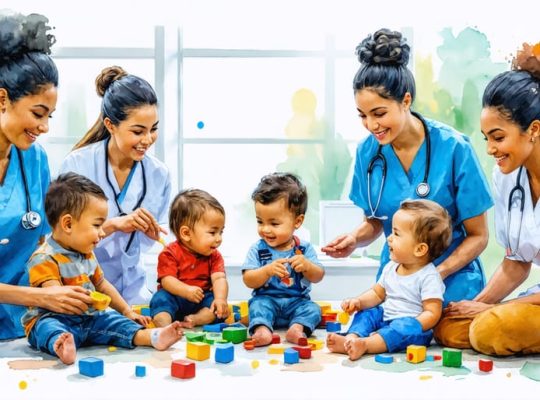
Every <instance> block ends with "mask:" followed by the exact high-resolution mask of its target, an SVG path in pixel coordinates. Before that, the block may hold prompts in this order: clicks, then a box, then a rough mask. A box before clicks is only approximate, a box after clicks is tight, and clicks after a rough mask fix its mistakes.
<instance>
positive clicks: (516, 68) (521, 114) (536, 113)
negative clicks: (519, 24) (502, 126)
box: [482, 43, 540, 131]
mask: <svg viewBox="0 0 540 400" xmlns="http://www.w3.org/2000/svg"><path fill="white" fill-rule="evenodd" d="M482 107H484V108H486V107H493V108H496V109H497V110H498V111H499V113H500V114H501V115H502V116H503V117H505V118H506V119H508V120H510V121H513V122H515V123H516V124H518V125H519V126H520V127H521V129H522V130H523V131H526V130H527V129H528V128H529V126H530V125H531V123H532V122H533V121H535V120H540V43H537V44H536V45H534V46H530V45H528V44H526V43H525V44H523V49H522V50H520V51H518V52H517V55H516V57H515V58H514V60H513V62H512V70H511V71H506V72H503V73H502V74H499V75H497V76H496V77H495V78H493V79H492V80H491V82H489V83H488V85H487V86H486V89H485V91H484V96H483V97H482Z"/></svg>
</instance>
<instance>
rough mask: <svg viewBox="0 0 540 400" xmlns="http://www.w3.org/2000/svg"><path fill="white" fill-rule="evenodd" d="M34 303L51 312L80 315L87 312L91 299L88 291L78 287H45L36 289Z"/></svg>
mask: <svg viewBox="0 0 540 400" xmlns="http://www.w3.org/2000/svg"><path fill="white" fill-rule="evenodd" d="M38 290H39V292H38ZM36 303H37V304H36V305H37V306H38V307H42V308H45V309H47V310H50V311H53V312H57V313H61V314H71V315H80V314H83V313H84V312H86V310H88V306H89V305H91V304H92V299H91V298H90V291H89V290H86V289H85V288H83V287H80V286H47V287H43V288H37V289H36Z"/></svg>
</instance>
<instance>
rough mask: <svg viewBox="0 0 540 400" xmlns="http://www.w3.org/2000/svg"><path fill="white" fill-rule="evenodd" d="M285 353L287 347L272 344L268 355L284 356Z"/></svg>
mask: <svg viewBox="0 0 540 400" xmlns="http://www.w3.org/2000/svg"><path fill="white" fill-rule="evenodd" d="M284 352H285V346H283V345H282V344H271V345H270V346H268V354H283V353H284Z"/></svg>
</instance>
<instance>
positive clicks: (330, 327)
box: [326, 321, 341, 332]
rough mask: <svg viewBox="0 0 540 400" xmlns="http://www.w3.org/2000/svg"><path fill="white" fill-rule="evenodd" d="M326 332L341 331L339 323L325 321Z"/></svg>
mask: <svg viewBox="0 0 540 400" xmlns="http://www.w3.org/2000/svg"><path fill="white" fill-rule="evenodd" d="M326 332H341V324H340V323H339V322H335V321H328V322H327V323H326Z"/></svg>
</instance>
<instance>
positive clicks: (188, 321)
mask: <svg viewBox="0 0 540 400" xmlns="http://www.w3.org/2000/svg"><path fill="white" fill-rule="evenodd" d="M181 324H182V326H183V327H184V328H187V329H191V328H194V327H195V325H196V323H195V321H194V320H193V314H191V315H187V316H186V317H184V320H183V321H182V322H181Z"/></svg>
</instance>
